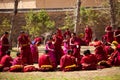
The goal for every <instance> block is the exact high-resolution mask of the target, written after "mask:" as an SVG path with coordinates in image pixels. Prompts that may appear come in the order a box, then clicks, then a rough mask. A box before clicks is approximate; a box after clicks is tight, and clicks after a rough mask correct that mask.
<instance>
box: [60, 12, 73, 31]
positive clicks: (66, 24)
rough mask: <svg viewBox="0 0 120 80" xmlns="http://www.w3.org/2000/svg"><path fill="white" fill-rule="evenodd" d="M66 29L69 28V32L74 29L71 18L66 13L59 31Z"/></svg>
mask: <svg viewBox="0 0 120 80" xmlns="http://www.w3.org/2000/svg"><path fill="white" fill-rule="evenodd" d="M67 28H69V29H70V30H71V31H73V29H74V23H73V17H72V16H70V14H69V13H68V12H66V17H65V21H64V26H62V27H61V29H62V30H66V29H67Z"/></svg>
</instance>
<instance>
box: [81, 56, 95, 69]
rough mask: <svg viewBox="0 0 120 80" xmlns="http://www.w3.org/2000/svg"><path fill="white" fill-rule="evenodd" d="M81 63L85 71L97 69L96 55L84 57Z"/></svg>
mask: <svg viewBox="0 0 120 80" xmlns="http://www.w3.org/2000/svg"><path fill="white" fill-rule="evenodd" d="M80 63H81V64H82V69H83V70H94V69H96V68H97V58H96V57H95V55H94V54H90V55H86V56H83V57H82V59H81V61H80Z"/></svg>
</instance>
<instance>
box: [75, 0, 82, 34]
mask: <svg viewBox="0 0 120 80" xmlns="http://www.w3.org/2000/svg"><path fill="white" fill-rule="evenodd" d="M80 6H81V0H77V6H76V12H75V26H74V32H75V33H76V34H78V33H79V21H80Z"/></svg>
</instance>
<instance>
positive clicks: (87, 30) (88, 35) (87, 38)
mask: <svg viewBox="0 0 120 80" xmlns="http://www.w3.org/2000/svg"><path fill="white" fill-rule="evenodd" d="M91 39H92V30H91V28H90V27H89V26H86V28H85V41H86V43H87V45H89V42H91Z"/></svg>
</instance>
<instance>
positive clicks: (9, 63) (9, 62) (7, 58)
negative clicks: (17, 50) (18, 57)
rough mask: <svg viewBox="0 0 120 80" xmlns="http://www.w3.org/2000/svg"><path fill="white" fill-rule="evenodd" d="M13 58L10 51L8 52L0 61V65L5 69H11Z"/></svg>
mask: <svg viewBox="0 0 120 80" xmlns="http://www.w3.org/2000/svg"><path fill="white" fill-rule="evenodd" d="M12 61H13V59H12V57H11V56H10V51H6V55H4V56H3V57H2V59H1V61H0V64H1V65H2V66H3V67H10V66H12Z"/></svg>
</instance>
